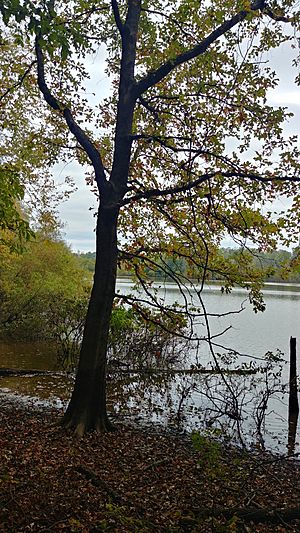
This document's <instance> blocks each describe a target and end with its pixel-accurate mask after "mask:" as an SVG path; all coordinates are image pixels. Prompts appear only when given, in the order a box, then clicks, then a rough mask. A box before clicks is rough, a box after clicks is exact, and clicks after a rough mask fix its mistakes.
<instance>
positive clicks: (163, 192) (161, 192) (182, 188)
mask: <svg viewBox="0 0 300 533" xmlns="http://www.w3.org/2000/svg"><path fill="white" fill-rule="evenodd" d="M216 176H222V177H224V178H243V179H249V180H250V181H259V182H260V183H270V182H272V181H281V182H284V181H287V182H294V183H299V182H300V177H298V176H268V175H267V176H262V175H260V174H254V173H247V172H239V171H238V170H237V171H235V172H234V171H232V172H222V171H218V170H216V171H215V172H210V173H206V174H202V175H201V176H199V177H198V178H197V179H195V180H193V181H190V182H188V183H185V184H183V185H178V186H177V187H168V188H167V189H149V190H148V191H143V192H140V193H137V194H135V195H134V196H131V197H130V198H125V199H124V200H123V202H122V203H121V205H122V206H124V205H127V204H129V203H130V202H133V201H137V200H141V199H146V198H153V197H161V196H168V195H173V194H179V193H184V192H188V191H190V190H192V189H194V188H196V187H198V186H199V185H201V184H202V183H204V182H206V181H209V180H210V179H212V178H215V177H216Z"/></svg>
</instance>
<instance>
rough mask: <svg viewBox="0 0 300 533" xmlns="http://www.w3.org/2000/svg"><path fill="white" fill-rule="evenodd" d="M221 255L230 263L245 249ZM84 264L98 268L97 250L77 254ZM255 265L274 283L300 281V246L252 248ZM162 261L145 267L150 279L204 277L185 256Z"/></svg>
mask: <svg viewBox="0 0 300 533" xmlns="http://www.w3.org/2000/svg"><path fill="white" fill-rule="evenodd" d="M219 253H220V255H221V256H222V257H223V258H224V259H225V260H228V261H230V262H233V261H234V260H236V261H237V263H238V261H239V258H240V254H241V250H239V249H237V248H221V249H220V250H219ZM76 255H77V257H78V259H79V261H80V263H81V265H82V267H83V268H84V269H86V270H88V271H89V272H93V271H94V265H95V257H96V254H95V252H87V253H78V254H76ZM251 255H252V261H253V265H255V267H256V268H257V269H258V270H263V271H265V277H264V279H265V281H274V282H281V283H282V282H292V283H300V249H299V248H295V249H294V250H293V251H292V252H289V251H287V250H277V251H274V252H261V251H258V250H255V249H253V250H251ZM159 263H160V260H157V268H156V269H153V266H152V267H151V270H150V269H147V267H144V272H145V273H146V274H147V276H149V278H154V279H157V280H162V279H164V280H166V281H170V280H172V274H171V273H172V272H173V273H174V274H182V275H186V276H187V277H190V278H195V279H196V278H198V277H200V276H201V272H199V271H197V270H196V269H195V270H194V272H193V271H192V272H191V267H190V265H189V266H188V265H187V262H186V260H185V259H184V258H182V257H171V256H170V257H164V258H163V260H161V265H162V266H161V267H160V266H159ZM118 274H119V276H122V275H123V276H129V275H130V270H128V267H127V268H126V269H125V268H124V269H123V268H119V271H118ZM207 279H210V280H216V281H217V280H220V279H221V277H220V276H218V274H217V273H214V272H211V271H210V272H208V273H207Z"/></svg>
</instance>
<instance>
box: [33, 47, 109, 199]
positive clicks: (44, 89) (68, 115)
mask: <svg viewBox="0 0 300 533" xmlns="http://www.w3.org/2000/svg"><path fill="white" fill-rule="evenodd" d="M35 52H36V57H37V75H38V86H39V89H40V91H41V93H42V94H43V96H44V99H45V101H46V102H47V104H48V105H49V106H50V107H52V109H54V111H58V112H59V113H60V114H61V115H62V116H63V117H64V119H65V121H66V123H67V125H68V127H69V130H70V132H71V133H73V135H74V136H75V138H76V139H77V141H78V143H79V144H80V145H81V146H82V148H83V149H84V151H85V152H86V153H87V155H88V157H89V158H90V160H91V163H92V165H93V167H94V170H95V177H96V182H97V185H98V189H99V191H100V192H101V190H102V189H103V188H104V187H105V186H106V184H107V181H106V178H105V173H104V167H103V163H102V159H101V155H100V153H99V151H98V150H97V148H96V147H95V145H94V144H93V143H92V141H91V140H90V139H89V137H88V136H87V135H86V133H85V132H84V131H83V130H82V129H81V127H80V126H79V125H78V124H77V122H76V121H75V119H74V118H73V115H72V112H71V110H70V109H69V108H68V107H66V106H65V105H64V104H62V103H61V102H59V101H58V100H57V98H56V97H55V96H53V94H52V93H51V91H50V89H49V87H48V85H47V82H46V79H45V67H44V63H45V62H44V54H43V51H42V49H41V46H40V43H39V39H38V37H37V38H36V42H35Z"/></svg>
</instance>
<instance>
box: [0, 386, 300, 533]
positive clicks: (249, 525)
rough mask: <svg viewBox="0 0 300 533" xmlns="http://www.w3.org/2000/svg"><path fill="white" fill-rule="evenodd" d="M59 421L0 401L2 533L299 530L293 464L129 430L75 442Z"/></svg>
mask: <svg viewBox="0 0 300 533" xmlns="http://www.w3.org/2000/svg"><path fill="white" fill-rule="evenodd" d="M59 415H60V413H59V412H58V411H55V410H50V409H39V410H38V409H35V408H33V407H31V408H29V407H27V408H26V407H25V406H22V405H20V404H18V403H14V402H12V401H11V400H8V399H5V396H3V397H1V399H0V420H1V423H0V531H1V532H9V533H13V532H16V533H17V532H18V533H20V532H37V531H39V532H76V533H79V532H90V533H96V532H101V531H106V532H110V531H112V532H121V533H126V532H130V533H131V532H136V533H146V532H157V533H159V532H181V531H183V532H184V531H187V532H193V531H194V532H205V533H209V532H214V533H218V532H240V531H241V532H246V533H250V532H253V533H254V532H255V533H259V532H272V533H274V532H300V475H299V474H300V465H299V463H297V462H296V461H293V460H290V459H289V460H288V459H286V458H282V457H276V456H271V455H264V454H259V453H258V452H257V453H249V452H245V451H241V450H239V449H237V448H234V447H232V446H229V445H227V446H223V445H222V446H221V445H219V444H217V443H215V442H210V441H208V440H207V439H205V438H203V439H202V441H201V447H200V449H199V450H196V449H195V447H194V446H193V444H192V441H191V438H190V437H183V436H178V435H177V436H175V435H170V434H167V433H164V432H159V431H158V430H157V428H153V430H149V429H147V430H145V429H144V430H143V429H142V428H136V427H133V426H128V425H127V426H126V425H124V424H123V425H122V424H119V425H118V431H116V432H114V433H109V434H104V435H99V434H95V433H94V434H90V435H87V436H85V437H84V438H82V439H81V440H78V439H75V437H74V436H73V435H72V434H71V433H66V432H65V431H63V430H62V429H61V428H60V427H59V425H58V424H56V423H55V422H57V421H58V419H59ZM295 518H296V519H295Z"/></svg>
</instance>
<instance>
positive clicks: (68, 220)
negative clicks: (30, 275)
mask: <svg viewBox="0 0 300 533" xmlns="http://www.w3.org/2000/svg"><path fill="white" fill-rule="evenodd" d="M297 53H299V50H298V51H297V50H293V51H291V49H290V44H288V43H287V44H285V45H283V46H281V48H280V49H279V50H276V51H274V52H273V54H272V56H271V57H270V61H271V65H272V66H274V68H275V69H276V71H277V73H278V75H279V77H280V83H279V85H278V87H277V88H276V89H275V90H274V91H272V93H270V95H269V103H270V104H272V105H274V106H279V105H280V106H287V107H288V108H289V109H290V110H291V111H292V112H293V113H294V117H293V118H292V119H290V121H289V123H288V124H287V126H286V133H288V134H296V133H297V134H300V88H299V86H297V85H296V84H295V83H294V79H295V76H296V75H297V73H298V72H297V70H296V69H295V68H293V67H292V58H293V57H296V55H297ZM89 68H90V72H91V74H92V80H91V83H90V84H89V85H88V90H89V92H90V93H91V94H90V100H91V103H92V102H93V100H94V97H93V95H92V93H97V100H96V99H95V102H96V101H99V95H100V97H102V98H103V97H105V96H107V95H108V93H109V80H108V78H107V76H106V75H105V73H104V54H103V53H102V52H99V54H98V55H97V57H96V58H95V59H94V60H93V63H92V64H91V65H90V67H89ZM65 176H72V178H73V179H74V181H75V183H76V186H77V191H76V192H74V193H73V194H72V195H71V197H70V199H69V200H67V201H66V202H64V203H63V204H62V205H61V207H60V210H59V214H60V217H61V220H62V222H63V223H64V231H63V234H64V239H65V240H66V242H67V243H68V244H69V245H70V246H71V248H72V250H74V251H83V252H87V251H94V250H95V232H94V228H95V217H94V216H93V213H94V212H95V211H94V209H95V207H96V205H97V202H96V199H95V196H94V194H93V193H91V192H90V189H89V187H88V186H87V185H86V184H85V180H84V169H83V168H82V167H80V166H79V165H77V164H75V163H70V164H68V165H63V166H61V167H56V169H55V178H56V180H57V181H58V182H62V181H63V179H64V177H65ZM91 208H92V209H91ZM229 244H230V243H229V241H228V243H226V242H225V243H224V245H229Z"/></svg>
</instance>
